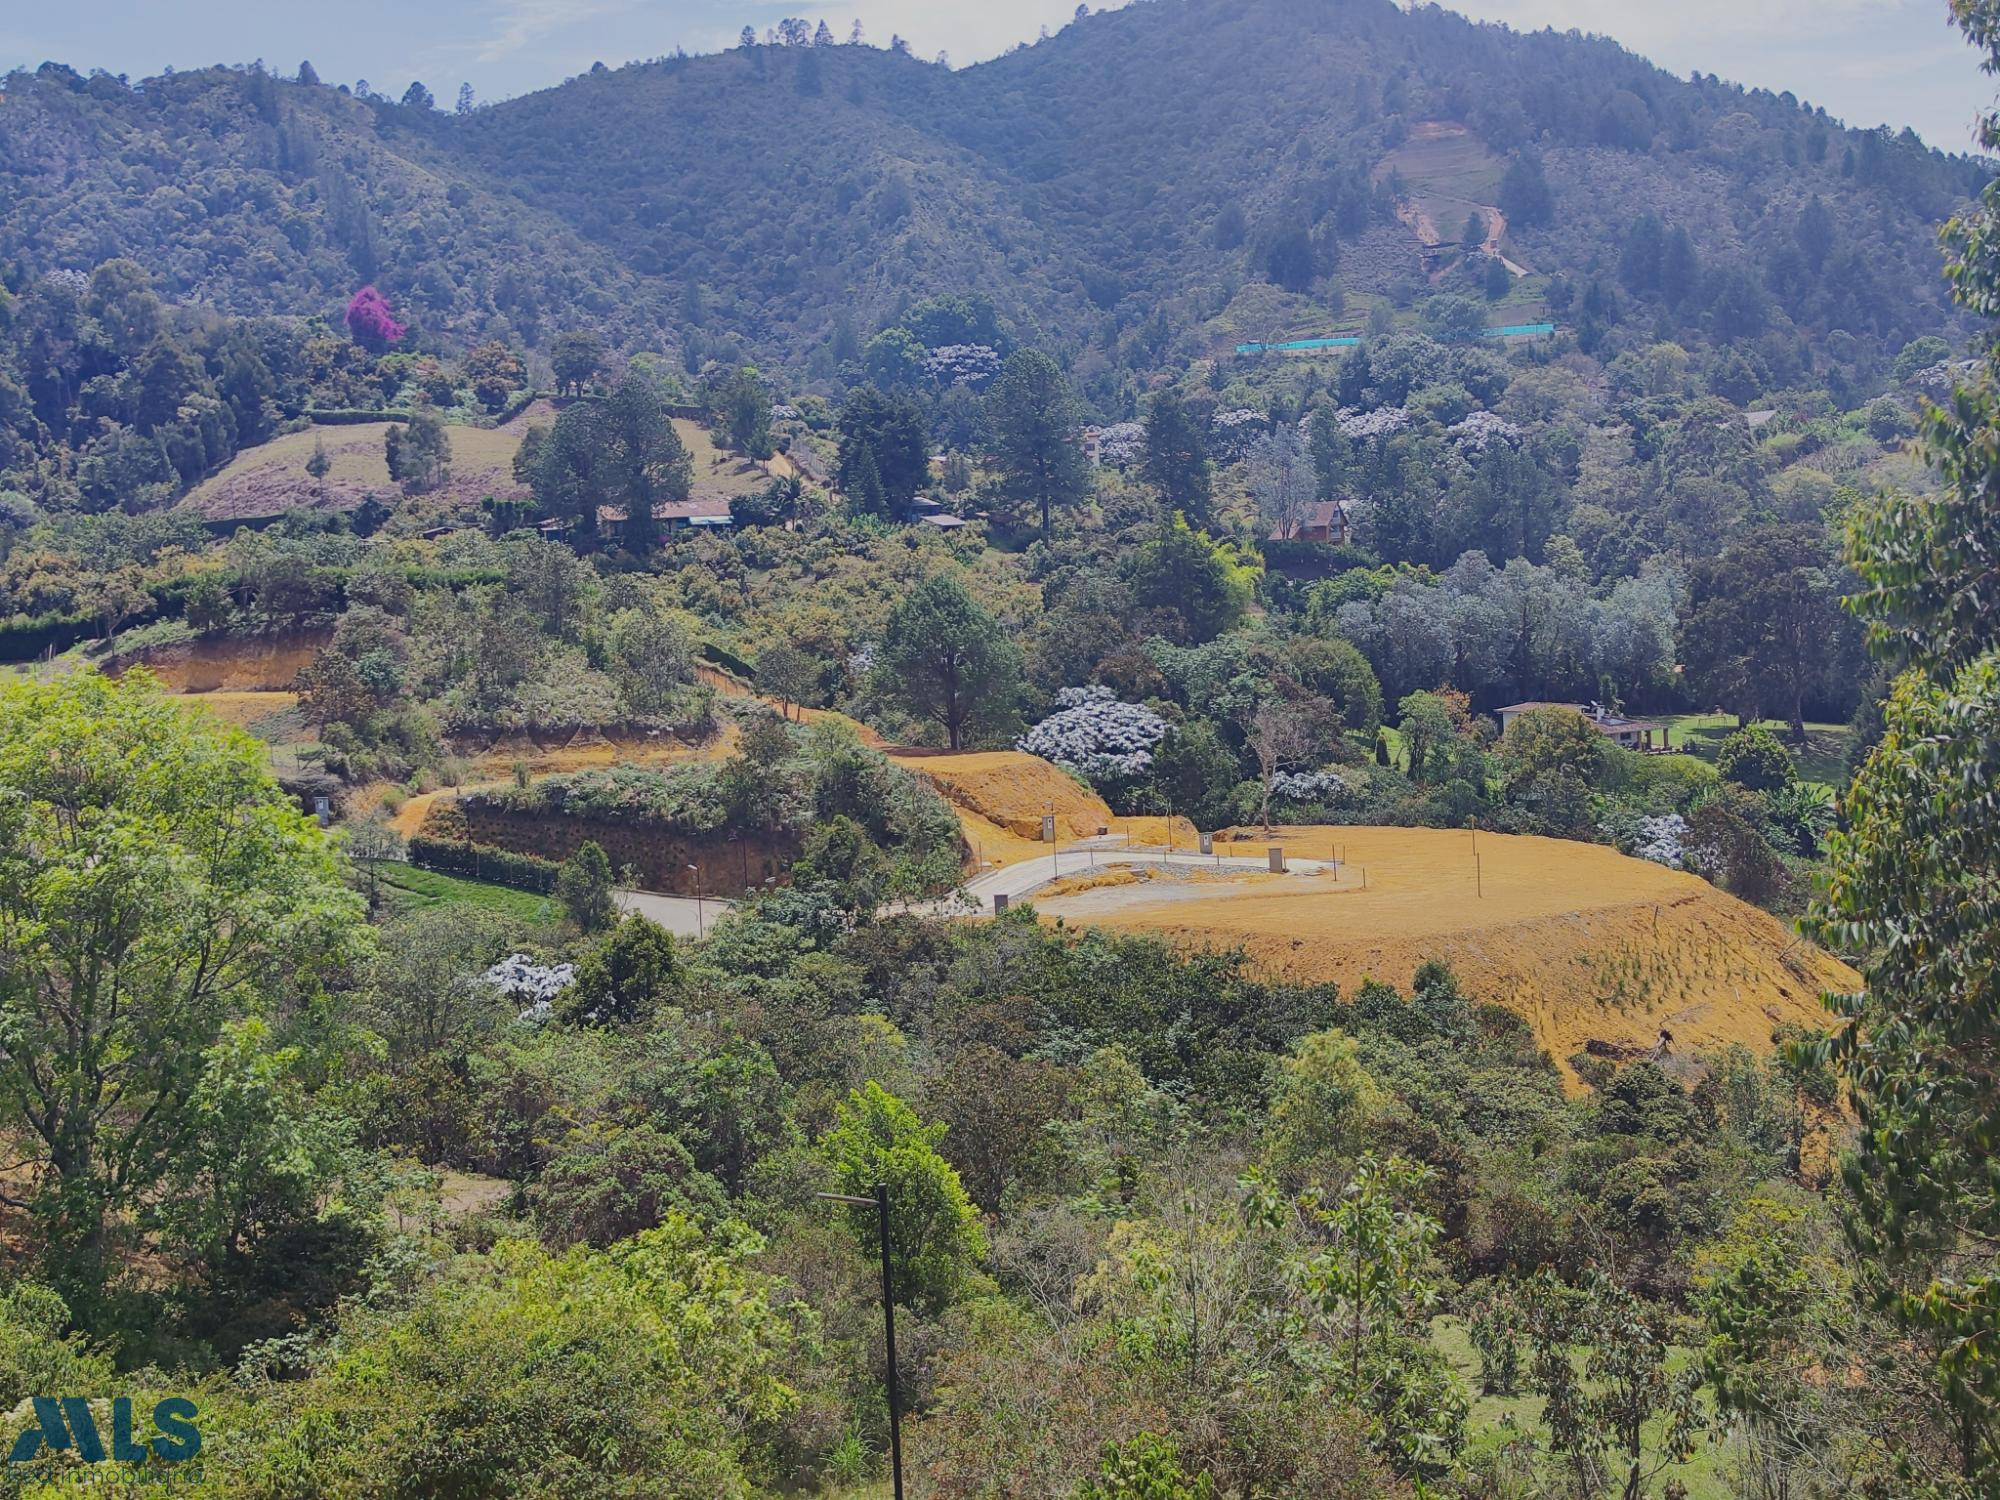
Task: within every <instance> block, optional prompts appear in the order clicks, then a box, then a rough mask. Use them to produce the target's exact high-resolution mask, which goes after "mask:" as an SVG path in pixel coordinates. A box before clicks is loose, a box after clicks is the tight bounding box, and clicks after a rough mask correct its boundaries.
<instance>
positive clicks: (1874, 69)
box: [0, 0, 1994, 150]
mask: <svg viewBox="0 0 2000 1500" xmlns="http://www.w3.org/2000/svg"><path fill="white" fill-rule="evenodd" d="M1452 8H1454V9H1458V10H1462V11H1464V12H1466V13H1467V14H1470V15H1473V16H1476V17H1478V18H1480V19H1483V20H1496V21H1505V22H1507V23H1508V24H1510V25H1513V26H1517V27H1521V28H1523V29H1534V28H1539V27H1542V26H1554V27H1556V28H1558V29H1564V30H1566V29H1569V28H1571V27H1576V28H1579V29H1582V30H1587V31H1597V32H1602V33H1604V34H1606V35H1609V36H1613V37H1616V38H1617V39H1618V40H1619V41H1621V42H1623V43H1624V44H1625V45H1626V46H1628V47H1630V48H1631V49H1632V50H1633V51H1635V52H1639V53H1641V54H1643V55H1645V56H1647V57H1650V58H1652V59H1653V61H1655V62H1657V63H1659V64H1660V65H1661V66H1662V67H1665V68H1668V69H1669V70H1671V71H1673V72H1675V73H1681V74H1686V73H1688V72H1690V71H1693V70H1696V69H1699V70H1701V71H1702V72H1707V73H1716V74H1720V75H1721V76H1723V77H1725V78H1732V79H1735V80H1736V81H1738V82H1742V83H1747V84H1753V85H1762V86H1764V87H1767V88H1771V89H1774V90H1776V89H1790V90H1792V92H1793V93H1795V94H1797V95H1798V96H1800V97H1801V98H1804V99H1808V100H1810V101H1812V102H1813V103H1815V104H1823V105H1824V106H1826V108H1827V109H1828V110H1830V111H1831V112H1833V113H1834V114H1835V115H1838V116H1840V117H1841V118H1843V119H1845V120H1846V121H1847V122H1848V123H1849V124H1854V125H1875V124H1882V123H1887V124H1890V125H1893V126H1896V127H1898V128H1901V127H1902V126H1904V125H1911V126H1914V127H1915V128H1916V129H1917V131H1918V133H1919V134H1921V135H1922V136H1923V137H1924V138H1925V139H1926V140H1927V141H1930V142H1931V143H1932V144H1933V145H1939V146H1944V147H1946V148H1947V149H1955V150H1956V149H1965V148H1967V147H1969V146H1970V144H1971V129H1972V122H1973V120H1974V118H1975V117H1976V116H1977V114H1978V112H1979V111H1980V109H1981V108H1983V107H1985V106H1986V105H1987V104H1988V103H1989V102H1990V101H1991V100H1992V98H1993V95H1994V85H1993V82H1992V81H1991V80H1989V79H1987V78H1985V77H1983V76H1982V75H1981V74H1980V72H1979V71H1978V68H1977V65H1976V58H1975V56H1974V54H1973V53H1972V51H1971V50H1970V49H1969V48H1967V47H1966V46H1965V45H1964V43H1963V42H1962V41H1961V40H1960V38H1959V36H1958V33H1957V32H1956V31H1955V30H1953V29H1952V27H1951V25H1950V23H1949V20H1948V18H1947V13H1946V5H1945V0H1670V3H1662V0H1458V3H1456V4H1455V5H1454V6H1453V7H1452ZM5 10H6V11H7V12H8V14H6V15H0V69H5V68H9V67H12V66H15V65H26V66H29V67H32V66H34V65H35V64H36V63H39V62H41V61H42V60H43V59H45V58H55V59H57V60H59V61H63V62H67V63H69V64H71V65H72V66H75V67H78V68H84V69H88V68H91V67H103V68H108V69H110V70H111V71H112V72H114V73H128V74H131V75H132V76H134V77H141V76H144V75H146V74H150V73H157V72H158V71H159V70H160V69H161V68H162V67H163V66H165V65H168V64H171V65H173V66H175V67H180V68H187V67H198V66H201V65H203V64H206V63H213V62H248V61H251V60H252V59H254V58H258V57H261V58H263V59H264V60H265V62H266V63H267V64H269V65H270V66H271V67H272V68H274V69H276V70H278V71H281V72H285V73H289V72H291V71H292V70H293V69H294V68H295V67H296V66H297V65H298V62H299V60H300V59H301V58H310V59H311V60H312V63H313V66H314V67H315V68H316V69H318V71H319V73H320V76H321V77H323V78H325V79H326V80H328V81H329V82H334V83H349V84H351V83H354V82H355V81H357V80H358V79H364V78H365V79H366V80H367V81H368V82H369V84H370V85H371V86H372V87H374V88H375V89H376V90H378V91H380V92H384V93H396V94H400V93H401V92H402V91H403V89H404V87H405V86H406V85H407V84H408V83H409V81H410V80H411V79H412V78H421V79H422V80H423V81H424V82H425V83H426V84H428V85H429V86H430V88H431V91H432V92H433V93H435V94H436V95H437V97H438V99H439V100H440V101H447V100H449V99H451V98H452V97H453V96H455V95H456V94H457V92H458V86H459V84H460V83H462V82H469V83H470V84H471V85H472V87H473V89H474V91H475V93H477V94H478V96H479V97H480V98H482V99H496V98H504V97H507V96H509V95H512V94H519V93H525V92H527V91H529V90H532V89H537V88H543V87H546V86H548V85H550V84H553V83H556V82H559V81H560V80H561V79H563V78H565V77H568V76H569V75H571V74H574V73H578V72H581V71H583V70H584V69H585V68H587V67H589V66H590V64H591V63H592V62H595V61H599V60H602V61H603V62H606V63H609V64H611V65H613V66H616V65H617V64H619V63H621V62H626V61H629V60H631V59H633V58H639V57H654V56H658V55H660V54H661V53H665V52H671V51H672V50H673V49H674V48H675V47H676V46H681V47H686V48H687V49H688V50H689V51H690V52H702V51H713V50H715V49H716V48H718V47H722V46H727V45H730V44H731V43H733V42H734V40H735V38H736V36H737V34H738V33H739V32H740V31H741V30H742V29H743V26H744V24H745V23H746V22H749V23H752V24H754V25H755V26H757V28H758V29H759V30H760V31H761V30H762V29H763V28H764V27H766V26H768V25H769V24H770V23H771V22H773V21H775V20H776V19H777V18H778V17H780V16H782V15H802V16H805V17H807V18H808V19H810V20H812V21H814V22H817V21H819V20H821V19H822V18H823V19H825V20H826V21H827V23H828V24H829V25H830V26H831V27H832V28H833V30H834V31H835V33H836V34H838V35H839V36H841V37H843V38H844V37H845V36H846V35H847V29H848V26H849V25H850V23H851V22H852V21H853V20H854V19H855V18H856V17H857V16H858V17H859V18H860V19H861V20H862V22H863V23H864V29H865V36H866V39H867V40H868V41H870V42H872V43H874V44H876V45H878V46H881V45H886V44H887V43H888V41H889V38H890V36H891V35H892V34H897V33H900V34H902V35H904V36H906V37H908V38H909V39H910V41H911V44H912V46H913V48H914V49H915V50H916V51H917V52H918V53H919V54H921V55H923V56H925V57H932V56H935V55H936V54H937V53H938V52H939V51H947V52H949V53H950V55H951V58H952V61H953V62H954V63H955V64H958V65H963V64H966V63H970V62H975V61H978V60H980V59H982V58H987V57H991V56H994V55H995V54H997V53H999V52H1001V51H1003V50H1005V49H1006V48H1007V47H1008V46H1010V45H1011V44H1013V43H1015V42H1020V41H1032V40H1033V39H1034V38H1035V36H1036V34H1037V32H1038V31H1039V30H1040V29H1041V28H1042V27H1043V26H1047V27H1049V28H1050V29H1051V30H1055V29H1058V28H1059V27H1060V26H1061V25H1062V24H1063V23H1064V21H1066V20H1067V19H1068V18H1069V16H1070V15H1071V14H1072V13H1073V12H1074V10H1075V3H1074V0H997V3H996V0H853V3H841V4H837V5H836V4H801V3H799V0H792V3H790V4H765V3H760V0H751V3H743V0H312V3H301V0H177V3H173V4H166V3H162V0H70V3H68V4H47V3H42V4H35V3H32V0H17V3H14V4H10V5H8V6H7V7H5Z"/></svg>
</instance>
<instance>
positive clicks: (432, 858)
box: [409, 834, 562, 896]
mask: <svg viewBox="0 0 2000 1500" xmlns="http://www.w3.org/2000/svg"><path fill="white" fill-rule="evenodd" d="M409 853H410V863H411V864H413V865H416V866H417V867H418V868H420V869H425V870H439V871H442V872H443V873H444V874H447V875H463V876H465V877H466V878H467V879H468V880H487V881H491V882H492V883H493V884H494V885H505V886H512V887H513V888H514V889H516V890H522V891H533V892H535V893H536V894H537V895H542V896H547V895H551V894H553V893H554V891H555V888H556V877H557V875H558V874H559V873H560V872H561V870H562V866H561V865H560V864H558V863H557V862H556V861H554V860H552V859H541V858H539V857H537V856H535V855H533V854H516V853H514V852H513V851H512V850H511V849H496V848H494V847H493V846H492V845H491V844H467V843H461V842H459V841H458V840H456V839H437V838H429V837H427V836H425V835H423V834H418V835H416V836H415V837H414V838H412V839H411V840H410V842H409Z"/></svg>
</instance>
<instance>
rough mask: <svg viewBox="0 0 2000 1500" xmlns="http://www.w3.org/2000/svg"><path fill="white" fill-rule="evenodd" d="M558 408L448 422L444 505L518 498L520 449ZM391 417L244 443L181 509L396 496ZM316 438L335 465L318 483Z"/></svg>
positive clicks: (335, 505) (314, 504)
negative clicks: (312, 470) (473, 423)
mask: <svg viewBox="0 0 2000 1500" xmlns="http://www.w3.org/2000/svg"><path fill="white" fill-rule="evenodd" d="M552 417H553V408H551V407H550V406H548V404H547V403H545V402H537V403H535V405H533V406H531V407H529V408H528V410H527V411H525V412H523V413H522V414H521V415H520V416H518V417H516V418H514V420H513V421H511V422H509V423H507V424H506V425H505V426H503V427H450V428H447V429H446V430H447V432H449V434H450V436H451V478H450V479H449V480H447V481H446V482H445V485H444V487H443V488H442V489H441V490H440V491H438V495H439V496H441V497H442V498H443V499H444V500H445V501H446V502H448V503H454V504H465V505H473V504H477V503H478V502H479V501H480V500H482V499H484V498H485V497H486V496H487V495H512V494H515V493H517V492H518V491H519V490H520V488H521V486H520V485H519V483H517V482H516V480H515V478H514V454H515V453H516V452H517V451H518V450H519V449H520V446H521V435H522V434H523V433H524V432H526V431H527V430H528V425H529V424H530V423H531V422H543V423H546V422H548V421H550V420H551V419H552ZM393 425H394V424H393V423H389V422H362V423H359V424H357V425H355V426H351V427H309V428H307V429H306V430H305V431H303V432H288V433H285V434H284V435H283V436H281V437H275V438H273V439H271V441H270V442H268V443H262V444H260V445H258V446H257V447H255V448H246V449H245V450H244V451H243V452H241V453H239V454H237V455H236V457H234V458H233V459H231V460H230V461H229V462H228V463H227V464H225V465H224V466H223V468H222V469H221V471H220V472H218V473H215V474H211V475H210V476H209V477H208V478H207V479H204V480H203V481H202V482H201V483H200V484H198V485H196V486H195V487H194V489H193V490H191V491H189V493H188V496H187V498H186V499H185V500H183V501H181V507H182V508H183V509H186V510H192V511H195V512H197V513H198V514H200V515H203V516H206V517H209V518H211V519H214V520H255V519H258V518H261V517H265V516H276V515H282V514H283V513H284V512H285V511H287V510H291V509H293V508H295V507H296V508H302V509H306V510H351V509H352V508H353V507H355V506H356V505H359V504H360V503H361V502H362V500H364V499H365V498H367V497H368V496H369V495H377V496H380V497H381V498H382V499H384V500H385V501H387V500H393V498H394V497H395V495H396V493H397V491H396V485H395V483H394V482H393V481H392V480H391V479H390V478H389V461H388V457H387V454H386V451H385V444H384V441H383V439H384V435H385V434H386V433H387V432H388V431H389V428H390V427H391V426H393ZM315 443H319V444H321V445H323V446H324V447H325V449H326V456H327V458H328V460H329V461H330V462H331V463H332V465H333V467H332V468H331V469H329V470H328V471H327V475H326V478H325V479H324V480H322V481H319V482H317V483H315V482H314V480H313V477H312V476H311V475H310V474H308V473H307V472H306V464H307V463H308V462H309V461H310V460H311V458H312V456H313V446H314V444H315Z"/></svg>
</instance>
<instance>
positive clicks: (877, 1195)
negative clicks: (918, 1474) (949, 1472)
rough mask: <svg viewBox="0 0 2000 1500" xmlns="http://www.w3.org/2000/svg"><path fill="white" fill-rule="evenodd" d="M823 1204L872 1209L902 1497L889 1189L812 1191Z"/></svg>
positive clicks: (892, 1440) (892, 1448) (892, 1459)
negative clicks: (865, 1193)
mask: <svg viewBox="0 0 2000 1500" xmlns="http://www.w3.org/2000/svg"><path fill="white" fill-rule="evenodd" d="M813 1196H814V1197H815V1198H819V1199H821V1200H823V1201H825V1202H827V1203H850V1204H852V1205H854V1207H856V1208H872V1209H874V1210H875V1224H876V1231H877V1233H876V1237H877V1238H878V1239H879V1240H880V1241H881V1244H882V1342H883V1345H884V1348H885V1350H886V1352H887V1354H888V1360H889V1473H890V1476H891V1478H892V1479H893V1481H894V1483H895V1492H896V1500H903V1393H902V1390H901V1388H900V1387H899V1386H898V1385H897V1384H896V1289H895V1286H894V1285H893V1283H892V1282H891V1280H890V1276H889V1188H888V1185H887V1184H886V1183H880V1182H878V1183H876V1184H875V1192H874V1195H873V1196H872V1197H867V1198H857V1197H854V1196H853V1195H852V1194H849V1193H814V1194H813Z"/></svg>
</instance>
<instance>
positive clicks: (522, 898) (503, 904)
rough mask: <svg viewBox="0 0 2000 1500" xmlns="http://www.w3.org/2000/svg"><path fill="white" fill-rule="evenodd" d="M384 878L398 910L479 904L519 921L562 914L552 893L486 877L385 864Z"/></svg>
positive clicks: (552, 918) (547, 920)
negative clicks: (491, 881)
mask: <svg viewBox="0 0 2000 1500" xmlns="http://www.w3.org/2000/svg"><path fill="white" fill-rule="evenodd" d="M381 879H382V886H383V889H384V891H385V892H386V893H387V897H388V899H389V900H390V901H391V902H393V903H394V904H395V906H396V907H397V909H398V910H403V911H423V910H427V909H428V908H431V907H434V906H476V907H479V908H480V909H482V910H484V911H491V912H498V913H499V914H500V915H501V916H505V917H512V918H514V919H516V920H518V921H523V922H536V923H553V922H555V921H556V920H557V919H558V918H559V917H560V915H561V908H560V907H559V906H558V905H557V904H556V901H555V899H554V898H553V897H551V896H538V895H536V894H535V893H534V892H533V891H517V890H514V889H512V888H511V887H509V886H504V885H489V884H487V883H486V882H485V881H483V880H463V879H460V878H459V877H458V876H456V875H441V874H439V873H438V872H437V871H436V870H420V869H418V868H417V867H416V866H415V865H403V864H384V865H383V866H382V867H381Z"/></svg>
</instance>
